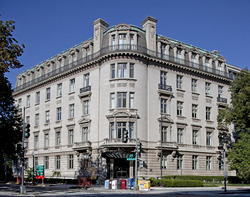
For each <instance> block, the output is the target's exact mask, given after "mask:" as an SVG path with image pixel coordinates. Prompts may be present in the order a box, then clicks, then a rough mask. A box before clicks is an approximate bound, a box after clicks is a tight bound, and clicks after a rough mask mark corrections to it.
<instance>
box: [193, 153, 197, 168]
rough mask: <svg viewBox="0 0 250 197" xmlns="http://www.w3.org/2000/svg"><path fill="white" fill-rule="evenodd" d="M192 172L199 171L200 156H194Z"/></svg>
mask: <svg viewBox="0 0 250 197" xmlns="http://www.w3.org/2000/svg"><path fill="white" fill-rule="evenodd" d="M192 170H198V155H192Z"/></svg>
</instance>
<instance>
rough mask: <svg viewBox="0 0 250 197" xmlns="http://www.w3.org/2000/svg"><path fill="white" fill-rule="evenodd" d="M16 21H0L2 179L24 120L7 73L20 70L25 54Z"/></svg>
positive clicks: (0, 154)
mask: <svg viewBox="0 0 250 197" xmlns="http://www.w3.org/2000/svg"><path fill="white" fill-rule="evenodd" d="M14 29H15V26H14V21H6V22H5V23H4V22H3V21H0V179H3V178H4V177H5V176H4V160H5V159H11V158H13V156H14V154H15V145H16V144H17V143H18V142H20V141H21V140H22V132H21V131H22V118H21V116H20V114H19V113H18V110H17V108H16V107H15V105H14V98H13V96H12V88H11V84H10V82H9V81H8V79H7V78H6V77H5V75H4V74H5V73H6V72H9V69H10V68H12V69H14V68H20V67H22V64H21V63H20V61H19V60H18V59H17V58H18V57H19V56H21V55H22V53H23V48H24V45H23V44H22V46H19V45H18V44H17V43H18V42H17V40H16V39H15V38H13V36H12V32H13V31H14Z"/></svg>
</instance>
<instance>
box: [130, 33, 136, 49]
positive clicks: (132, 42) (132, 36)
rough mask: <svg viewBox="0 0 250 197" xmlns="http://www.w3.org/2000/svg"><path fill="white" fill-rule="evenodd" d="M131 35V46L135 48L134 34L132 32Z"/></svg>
mask: <svg viewBox="0 0 250 197" xmlns="http://www.w3.org/2000/svg"><path fill="white" fill-rule="evenodd" d="M129 36H130V48H131V49H134V44H135V42H134V34H130V35H129Z"/></svg>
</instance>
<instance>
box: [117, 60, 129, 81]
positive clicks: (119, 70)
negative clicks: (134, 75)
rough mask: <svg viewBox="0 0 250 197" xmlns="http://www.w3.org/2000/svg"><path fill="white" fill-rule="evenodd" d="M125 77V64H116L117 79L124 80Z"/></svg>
mask: <svg viewBox="0 0 250 197" xmlns="http://www.w3.org/2000/svg"><path fill="white" fill-rule="evenodd" d="M126 77H127V64H126V63H118V65H117V78H126Z"/></svg>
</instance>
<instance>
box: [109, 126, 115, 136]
mask: <svg viewBox="0 0 250 197" xmlns="http://www.w3.org/2000/svg"><path fill="white" fill-rule="evenodd" d="M109 130H110V132H109V136H110V139H113V138H115V123H114V122H111V123H110V128H109Z"/></svg>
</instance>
